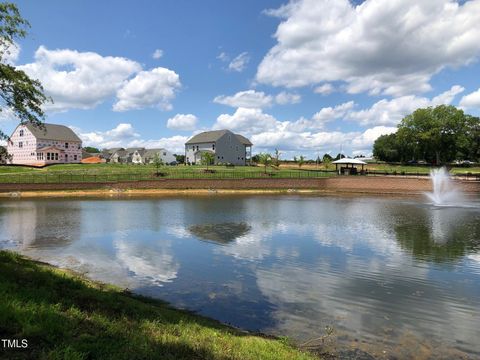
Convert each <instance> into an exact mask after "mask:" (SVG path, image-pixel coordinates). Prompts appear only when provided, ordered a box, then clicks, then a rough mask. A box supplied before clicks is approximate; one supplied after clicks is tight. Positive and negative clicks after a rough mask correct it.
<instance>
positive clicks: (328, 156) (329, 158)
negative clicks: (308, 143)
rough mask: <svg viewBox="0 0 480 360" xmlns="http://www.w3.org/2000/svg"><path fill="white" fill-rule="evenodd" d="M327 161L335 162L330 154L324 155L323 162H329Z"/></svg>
mask: <svg viewBox="0 0 480 360" xmlns="http://www.w3.org/2000/svg"><path fill="white" fill-rule="evenodd" d="M327 160H330V161H332V160H333V158H332V156H331V155H330V154H325V155H323V158H322V162H325V161H327Z"/></svg>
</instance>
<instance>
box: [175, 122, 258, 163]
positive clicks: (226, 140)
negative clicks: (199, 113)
mask: <svg viewBox="0 0 480 360" xmlns="http://www.w3.org/2000/svg"><path fill="white" fill-rule="evenodd" d="M252 145H253V144H252V143H251V142H250V140H248V139H247V138H246V137H244V136H242V135H239V134H234V133H233V132H231V131H230V130H215V131H205V132H202V133H200V134H197V135H195V136H194V137H192V138H191V139H190V140H188V141H187V142H186V143H185V162H186V163H187V164H201V161H202V154H203V153H205V152H209V153H211V154H213V155H214V159H215V160H214V163H215V164H219V163H221V164H233V165H247V164H249V163H250V160H251V157H252Z"/></svg>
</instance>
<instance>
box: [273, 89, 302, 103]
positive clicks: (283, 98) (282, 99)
mask: <svg viewBox="0 0 480 360" xmlns="http://www.w3.org/2000/svg"><path fill="white" fill-rule="evenodd" d="M301 100H302V97H301V96H300V95H299V94H296V93H290V92H286V91H282V92H281V93H279V94H277V96H275V101H276V102H277V104H280V105H286V104H298V103H299V102H300V101H301Z"/></svg>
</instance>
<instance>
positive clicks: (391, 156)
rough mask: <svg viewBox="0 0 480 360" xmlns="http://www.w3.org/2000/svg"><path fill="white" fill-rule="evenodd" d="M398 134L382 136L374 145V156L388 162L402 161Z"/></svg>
mask: <svg viewBox="0 0 480 360" xmlns="http://www.w3.org/2000/svg"><path fill="white" fill-rule="evenodd" d="M397 138H398V137H397V134H389V135H382V136H380V137H378V138H377V140H376V141H375V143H374V144H373V156H374V157H376V158H377V159H380V160H382V161H387V162H396V161H400V156H401V155H400V152H399V144H398V139H397Z"/></svg>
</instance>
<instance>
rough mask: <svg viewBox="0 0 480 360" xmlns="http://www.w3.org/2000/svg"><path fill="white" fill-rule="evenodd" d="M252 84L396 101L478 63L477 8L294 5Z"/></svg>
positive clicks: (407, 2) (398, 3) (479, 2)
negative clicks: (445, 72)
mask: <svg viewBox="0 0 480 360" xmlns="http://www.w3.org/2000/svg"><path fill="white" fill-rule="evenodd" d="M267 13H268V14H269V15H274V16H278V17H281V18H282V20H283V21H282V22H281V23H280V25H279V26H278V28H277V31H276V33H275V38H276V39H277V44H276V45H275V46H274V47H273V48H272V49H270V51H269V52H268V54H267V55H266V56H265V57H264V59H263V60H262V62H261V64H260V65H259V67H258V70H257V75H256V79H257V81H259V82H260V83H266V84H271V85H274V86H287V87H299V86H306V85H317V84H322V83H329V82H333V81H342V82H345V84H346V86H345V88H346V90H347V91H348V92H350V93H360V92H369V93H370V94H388V95H394V96H400V95H406V94H411V93H415V92H425V91H429V90H430V89H431V86H430V84H429V81H430V79H431V77H432V76H433V75H434V74H436V73H438V72H439V71H441V70H442V69H444V68H445V67H460V66H463V65H465V64H468V63H470V62H472V61H474V60H475V59H477V58H478V57H479V55H480V43H479V42H478V38H479V37H480V27H479V26H478V25H477V24H478V23H480V0H470V1H467V2H465V3H463V4H460V3H458V2H457V1H453V0H423V1H421V2H418V1H415V0H392V1H388V2H385V1H383V0H366V1H364V2H363V3H362V4H361V5H357V6H356V5H355V4H353V3H352V2H350V1H348V0H325V1H317V0H296V1H293V0H292V1H291V2H290V3H289V4H287V5H286V6H282V7H281V8H280V9H277V10H273V11H268V12H267Z"/></svg>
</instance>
